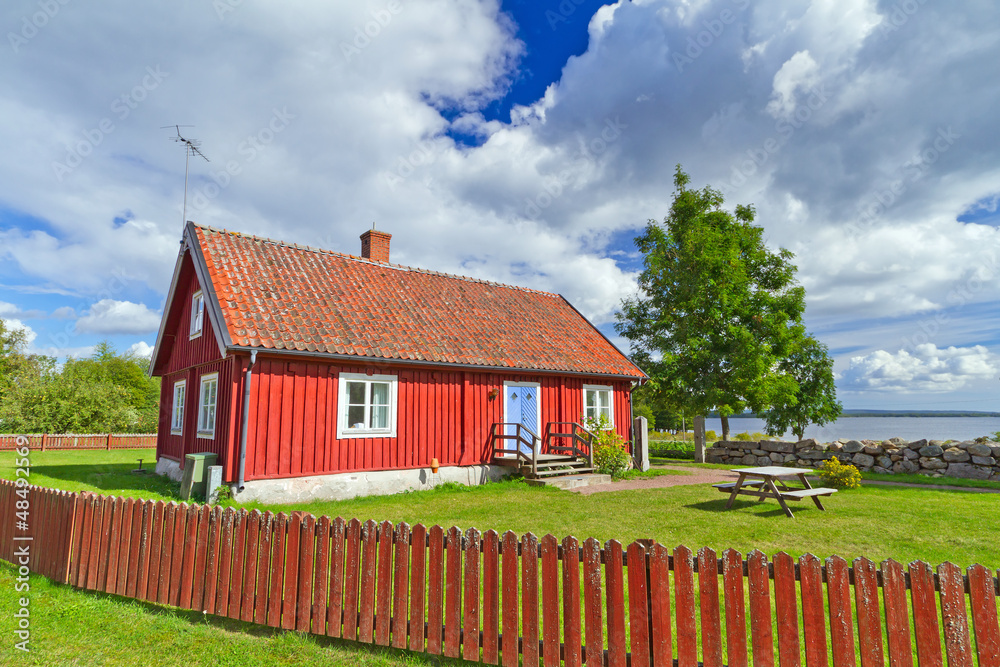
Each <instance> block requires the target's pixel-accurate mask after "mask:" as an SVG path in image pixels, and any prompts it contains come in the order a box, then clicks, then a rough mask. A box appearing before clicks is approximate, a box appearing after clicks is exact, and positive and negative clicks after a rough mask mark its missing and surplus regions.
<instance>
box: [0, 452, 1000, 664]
mask: <svg viewBox="0 0 1000 667" xmlns="http://www.w3.org/2000/svg"><path fill="white" fill-rule="evenodd" d="M150 454H151V452H150V451H149V450H141V451H137V450H132V451H111V452H107V451H88V452H44V453H42V452H36V453H33V454H32V457H31V458H32V472H31V481H32V482H33V483H35V484H39V485H42V486H51V487H56V488H63V489H69V490H74V491H76V490H88V491H97V492H101V493H108V494H116V495H126V496H134V497H140V498H153V499H161V500H166V501H169V500H176V499H177V497H178V494H177V491H178V485H177V484H176V483H172V482H170V481H169V480H166V479H164V478H159V477H155V476H152V475H133V474H132V473H131V472H130V471H131V469H132V468H134V467H136V460H137V459H138V458H139V456H143V458H144V459H145V457H147V456H149V455H150ZM13 459H14V455H13V453H12V452H2V453H0V477H6V478H12V477H13ZM660 463H662V464H663V467H658V468H656V469H654V471H653V474H664V473H665V474H687V473H684V472H683V471H679V470H676V469H672V467H673V466H693V465H695V464H693V463H692V462H690V461H669V460H663V461H661V462H660ZM706 467H709V468H728V467H729V466H724V465H721V466H720V465H714V466H706ZM920 479H921V480H922V481H927V482H931V483H940V482H941V480H929V479H927V478H920ZM907 481H909V480H907ZM726 500H727V496H725V495H723V494H721V493H719V492H718V491H716V490H715V489H713V488H712V487H711V486H710V485H708V484H699V485H691V486H677V487H672V488H663V489H646V490H633V491H614V492H608V493H598V494H594V495H590V496H581V495H577V494H574V493H571V492H567V491H561V490H557V489H551V488H534V487H529V486H527V485H526V484H524V483H522V482H520V481H507V482H501V483H497V484H490V485H487V486H483V487H475V488H469V487H462V486H458V485H447V486H445V487H442V488H438V489H435V490H432V491H423V492H416V493H402V494H398V495H394V496H382V497H372V498H358V499H354V500H347V501H338V502H333V501H329V502H313V503H309V504H296V505H281V506H273V505H272V506H267V507H264V506H260V505H254V506H255V507H258V508H260V509H270V510H272V511H285V512H288V511H290V510H295V509H299V510H306V511H309V512H311V513H313V514H315V515H321V514H328V515H330V516H343V517H345V518H351V517H358V518H360V519H362V520H364V519H375V520H379V521H381V520H390V521H393V522H399V521H406V522H408V523H410V524H411V525H412V524H415V523H418V522H419V523H423V524H425V525H428V526H429V525H433V524H435V523H439V524H441V525H442V526H446V527H447V526H451V525H457V526H460V527H461V528H463V529H464V528H468V527H473V526H474V527H476V528H479V529H480V530H484V531H485V530H487V529H490V528H492V529H495V530H497V531H504V530H513V531H515V532H516V533H518V534H522V533H525V532H528V531H531V532H533V533H535V534H536V535H539V536H542V535H544V534H546V533H552V534H554V535H556V536H557V537H558V538H560V539H561V538H562V537H564V536H566V535H575V536H576V537H578V538H580V539H581V540H583V539H585V538H588V537H596V538H598V539H600V540H601V541H604V540H608V539H612V538H615V539H618V540H620V541H622V542H623V543H628V542H630V541H632V540H633V539H636V538H655V539H656V540H657V541H659V542H660V543H662V544H665V545H667V546H669V547H674V546H677V545H679V544H684V545H687V546H688V547H691V548H692V549H694V550H697V549H698V548H699V547H701V546H709V547H711V548H713V549H715V550H716V551H719V552H721V551H722V550H723V549H725V548H728V547H732V548H735V549H737V550H738V551H740V552H741V553H743V554H746V553H748V552H749V551H750V550H752V549H755V548H756V549H760V550H762V551H763V552H764V553H766V554H768V555H772V554H774V553H777V552H779V551H786V552H788V553H790V554H792V555H793V556H799V555H801V554H803V553H806V552H811V553H813V554H816V555H817V556H820V557H821V558H825V557H827V556H830V555H833V554H837V555H840V556H843V557H845V558H847V559H853V558H855V557H857V556H867V557H869V558H871V559H873V560H875V561H876V562H878V561H881V560H882V559H885V558H895V559H896V560H898V561H900V562H902V563H904V564H905V563H908V562H909V561H911V560H914V559H922V560H925V561H928V562H930V563H931V564H934V565H936V564H938V563H940V562H943V561H951V562H954V563H957V564H959V565H960V566H962V567H965V566H967V565H970V564H972V563H982V564H984V565H987V566H989V567H991V568H994V569H995V568H997V567H1000V545H998V543H997V541H996V538H995V535H994V525H995V518H994V517H995V514H996V507H997V503H998V502H1000V497H998V496H997V495H995V494H982V493H966V492H963V491H961V490H947V491H945V490H935V489H925V488H907V487H899V486H874V485H872V486H863V487H862V488H860V489H856V490H851V491H842V492H838V493H837V494H835V495H834V496H833V497H831V498H828V499H824V502H825V504H826V506H827V509H828V511H826V512H820V511H819V510H817V509H816V508H815V507H814V506H813V504H812V503H811V502H810V501H808V500H807V501H804V502H802V503H792V504H791V506H792V509H793V511H795V518H794V519H788V518H786V517H785V516H784V514H783V513H782V511H781V509H780V508H779V507H778V505H777V504H776V503H774V502H771V501H765V502H763V503H757V502H755V501H753V500H745V501H744V500H740V501H738V502H737V504H736V505H735V507H734V508H733V509H732V510H729V511H727V510H725V503H726ZM31 581H32V588H31V609H32V619H33V620H32V631H33V635H32V642H33V643H32V646H33V649H34V651H33V653H32V654H30V655H27V656H25V655H21V654H17V655H15V654H14V653H13V649H12V645H13V640H12V639H11V640H10V641H8V642H7V643H6V644H5V645H4V646H3V647H2V648H0V664H38V665H43V664H44V665H48V664H81V665H90V664H95V665H96V664H100V665H104V664H108V665H115V664H122V665H124V664H147V663H156V664H163V665H172V664H178V665H180V664H189V663H190V662H191V657H192V656H197V660H201V661H202V662H204V661H206V660H207V661H209V662H211V664H218V665H256V664H281V665H298V664H328V665H339V664H362V665H429V664H439V663H440V662H442V660H440V659H439V658H436V657H434V658H432V657H428V656H422V655H411V654H408V653H404V652H399V651H392V650H385V649H373V648H371V647H363V646H358V645H356V644H352V643H346V642H340V641H336V640H327V639H325V638H317V637H313V636H309V635H302V634H298V633H294V632H276V631H273V630H270V629H268V628H261V627H259V626H252V625H249V624H244V623H240V622H237V621H232V620H228V619H221V618H216V617H206V616H204V615H202V614H198V613H195V612H188V611H180V610H174V609H170V608H167V607H162V606H159V605H152V604H148V603H144V602H139V601H134V600H126V599H122V598H118V597H115V596H109V595H104V594H96V593H84V592H80V591H76V590H73V589H72V588H70V587H67V586H61V585H57V584H53V583H51V582H49V581H47V580H46V579H44V578H42V577H37V576H33V577H32V579H31ZM13 584H14V570H13V568H12V567H10V566H9V565H6V564H0V591H2V592H0V616H3V617H4V620H3V621H0V632H3V633H4V634H5V636H7V637H9V638H12V637H13V634H12V633H13V629H14V626H13V619H12V617H11V616H10V614H9V613H8V610H13V609H15V608H16V599H17V597H19V596H20V594H19V593H15V592H14V585H13ZM124 647H127V649H126V648H124ZM8 656H12V657H13V658H14V659H8ZM445 662H454V661H445ZM455 664H456V665H457V662H456V663H455Z"/></svg>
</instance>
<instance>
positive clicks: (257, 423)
mask: <svg viewBox="0 0 1000 667" xmlns="http://www.w3.org/2000/svg"><path fill="white" fill-rule="evenodd" d="M368 372H372V373H373V374H375V375H395V376H397V378H398V385H397V414H396V434H397V435H396V437H394V438H341V439H338V438H337V414H338V396H339V394H338V389H339V387H338V381H339V377H340V374H341V373H357V374H362V375H364V374H367V373H368ZM253 376H254V378H253V384H252V388H251V393H250V406H251V407H250V414H249V425H250V426H249V429H248V431H249V433H248V442H247V463H246V479H247V480H254V479H267V478H275V477H298V476H305V475H322V474H331V473H338V472H356V471H363V470H391V469H407V468H426V467H428V466H430V462H431V459H432V458H436V459H438V461H439V462H440V464H441V465H443V466H457V465H475V464H482V463H487V462H489V460H490V456H491V451H492V450H491V447H490V442H489V434H490V427H491V426H492V425H493V424H494V423H496V422H500V421H502V420H503V418H504V416H503V394H502V393H500V394H499V395H498V396H496V397H494V398H492V399H491V398H490V397H489V393H490V390H492V389H498V390H499V389H502V386H503V383H504V382H511V381H517V382H538V383H539V384H540V385H541V387H542V392H541V394H542V422H543V427H542V429H543V428H544V423H547V422H555V421H579V420H580V418H581V415H582V413H583V385H584V384H591V383H595V384H600V383H602V382H601V381H600V380H599V379H596V378H589V379H587V378H577V377H559V376H548V375H544V376H541V375H540V376H532V375H525V374H515V373H509V374H508V373H502V374H500V373H486V372H476V371H472V370H465V371H452V370H432V369H425V368H417V367H411V366H406V367H403V366H392V365H389V364H384V363H382V364H378V365H377V366H364V365H347V364H331V363H322V362H318V361H314V360H309V361H287V360H285V359H281V358H278V357H263V356H261V357H258V359H257V365H256V366H254V370H253ZM220 377H221V376H220ZM232 378H233V384H234V385H235V390H234V392H233V405H234V406H235V410H233V411H232V417H233V419H234V422H233V423H234V428H233V429H232V432H233V436H232V437H231V438H230V440H231V441H232V443H233V454H232V456H231V457H230V458H231V459H232V460H233V461H236V460H237V458H238V447H239V435H238V431H239V411H240V409H241V406H242V396H241V392H242V368H240V367H236V368H234V369H233V371H232ZM190 382H191V381H190V380H189V383H190ZM603 384H608V383H607V382H606V381H605V382H603ZM613 386H614V390H615V397H614V410H615V423H616V426H617V428H618V431H619V433H621V434H622V435H623V436H625V437H628V436H629V435H630V430H631V429H630V426H631V424H630V420H631V405H630V403H629V394H628V391H629V388H630V384H629V383H628V382H618V383H615V384H614V385H613ZM164 395H165V396H166V394H164ZM542 429H540V430H542ZM226 470H227V479H231V477H229V474H230V472H229V468H228V467H227V469H226ZM234 471H235V468H234ZM233 474H235V472H234V473H233Z"/></svg>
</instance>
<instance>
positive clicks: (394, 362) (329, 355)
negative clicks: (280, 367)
mask: <svg viewBox="0 0 1000 667" xmlns="http://www.w3.org/2000/svg"><path fill="white" fill-rule="evenodd" d="M615 349H617V348H615ZM227 350H228V351H229V352H246V353H249V352H252V351H256V352H257V354H258V355H260V354H269V355H275V356H286V355H287V356H298V357H312V358H319V359H331V360H334V361H347V362H351V363H365V364H374V365H379V364H381V365H385V366H398V365H403V366H425V367H431V368H450V369H457V368H461V369H467V370H476V371H482V372H486V373H527V374H543V375H572V376H576V377H600V378H609V379H615V380H630V381H634V382H641V381H643V380H645V379H647V378H646V375H645V374H644V373H643V374H642V375H625V374H622V373H602V372H599V371H569V370H559V369H552V368H522V367H520V366H485V365H479V364H461V363H449V362H444V361H424V360H421V359H393V358H386V357H365V356H361V355H356V354H337V353H333V352H318V351H312V350H284V349H277V348H273V347H255V346H251V345H230V346H229V347H228V348H227ZM630 363H631V362H630ZM633 366H634V364H633ZM636 370H638V371H639V372H640V373H642V370H641V369H639V368H638V367H636Z"/></svg>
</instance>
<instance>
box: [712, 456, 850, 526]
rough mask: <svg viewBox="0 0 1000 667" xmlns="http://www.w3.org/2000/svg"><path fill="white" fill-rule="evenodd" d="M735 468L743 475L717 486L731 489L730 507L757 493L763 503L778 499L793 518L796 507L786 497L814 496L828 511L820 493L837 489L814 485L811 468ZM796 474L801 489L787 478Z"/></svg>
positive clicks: (817, 502)
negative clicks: (738, 499) (809, 478)
mask: <svg viewBox="0 0 1000 667" xmlns="http://www.w3.org/2000/svg"><path fill="white" fill-rule="evenodd" d="M732 471H733V472H735V473H737V474H739V478H738V479H737V480H736V481H735V482H727V483H725V484H714V485H713V486H715V488H717V489H718V490H719V491H721V492H722V493H726V492H729V502H728V503H726V509H727V510H728V509H730V508H732V506H733V501H735V500H736V496H755V497H756V498H758V500H759V501H761V502H763V500H764V499H765V498H774V499H775V500H777V501H778V504H779V505H781V509H783V510H785V514H786V515H787V516H788V517H790V518H793V515H792V510H790V509H789V508H788V505H787V504H785V501H786V500H796V501H797V500H802V499H803V498H812V500H813V502H814V503H816V507H818V508H819V509H820V510H822V511H826V508H824V507H823V503H821V502H820V500H819V499H820V496H829V495H833V494H834V493H836V492H837V489H829V488H825V487H818V488H813V487H812V485H811V484H810V483H809V480H808V479H806V475H807V474H809V473H814V472H815V471H814V470H812V469H810V468H786V467H784V466H763V467H760V468H733V469H732ZM794 477H798V479H799V481H800V482H801V483H802V487H801V488H799V487H791V486H788V485H787V484H786V483H785V480H787V479H789V478H794ZM779 486H780V487H781V488H780V489H779V488H778V487H779Z"/></svg>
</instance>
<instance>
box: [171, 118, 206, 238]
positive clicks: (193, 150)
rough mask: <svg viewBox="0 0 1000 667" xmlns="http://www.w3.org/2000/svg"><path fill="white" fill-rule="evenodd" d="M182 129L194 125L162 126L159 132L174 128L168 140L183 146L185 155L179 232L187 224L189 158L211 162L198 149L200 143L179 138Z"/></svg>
mask: <svg viewBox="0 0 1000 667" xmlns="http://www.w3.org/2000/svg"><path fill="white" fill-rule="evenodd" d="M182 127H194V125H164V126H163V127H161V128H160V129H161V130H169V129H170V128H174V131H175V132H177V136H175V137H170V140H171V141H175V142H177V143H179V144H184V155H185V157H184V208H183V209H181V230H183V229H184V225H186V224H187V204H188V165H189V164H190V162H191V156H192V155H197V156H199V157H200V158H202V159H203V160H205V162H211V160H209V159H208V158H207V157H205V154H204V153H202V152H201V150H200V149H199V148H198V147H199V146H201V142H200V141H198V140H197V139H187V138H185V137H183V136H181V128H182Z"/></svg>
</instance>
